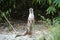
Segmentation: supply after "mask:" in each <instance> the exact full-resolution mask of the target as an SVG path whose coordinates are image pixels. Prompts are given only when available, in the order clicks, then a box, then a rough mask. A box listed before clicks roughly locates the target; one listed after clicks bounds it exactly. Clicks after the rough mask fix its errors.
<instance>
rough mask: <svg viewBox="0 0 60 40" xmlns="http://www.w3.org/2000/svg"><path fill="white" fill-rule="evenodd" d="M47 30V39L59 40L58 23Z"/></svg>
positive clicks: (59, 27)
mask: <svg viewBox="0 0 60 40" xmlns="http://www.w3.org/2000/svg"><path fill="white" fill-rule="evenodd" d="M49 30H50V32H48V35H47V39H48V40H60V31H59V30H60V24H58V25H56V26H55V27H53V26H52V27H50V28H49ZM49 35H50V36H49Z"/></svg>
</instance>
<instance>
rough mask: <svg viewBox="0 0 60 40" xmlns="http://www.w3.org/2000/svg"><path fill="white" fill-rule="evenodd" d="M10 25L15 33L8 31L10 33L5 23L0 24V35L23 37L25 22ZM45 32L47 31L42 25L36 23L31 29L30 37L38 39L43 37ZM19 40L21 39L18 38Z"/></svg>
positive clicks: (15, 22) (13, 22)
mask: <svg viewBox="0 0 60 40" xmlns="http://www.w3.org/2000/svg"><path fill="white" fill-rule="evenodd" d="M11 24H12V25H13V27H14V29H15V31H14V30H12V29H10V30H12V31H9V26H8V24H7V22H5V23H0V34H1V35H19V34H20V35H23V34H24V32H26V29H25V28H26V27H27V25H26V24H27V22H25V21H11ZM47 31H48V29H47V27H46V26H45V24H44V23H40V22H36V23H35V26H34V27H33V29H32V37H33V38H38V37H40V36H43V35H44V32H47ZM23 37H24V36H23ZM25 37H26V35H25ZM20 38H21V36H20Z"/></svg>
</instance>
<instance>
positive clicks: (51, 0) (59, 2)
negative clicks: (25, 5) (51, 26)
mask: <svg viewBox="0 0 60 40" xmlns="http://www.w3.org/2000/svg"><path fill="white" fill-rule="evenodd" d="M33 3H39V5H40V7H41V6H42V7H44V6H43V5H47V6H48V7H47V8H46V9H45V12H46V15H48V14H51V15H50V17H51V21H52V22H53V19H54V18H53V15H54V14H55V13H56V12H57V10H58V8H60V0H33ZM56 14H57V13H56Z"/></svg>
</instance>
